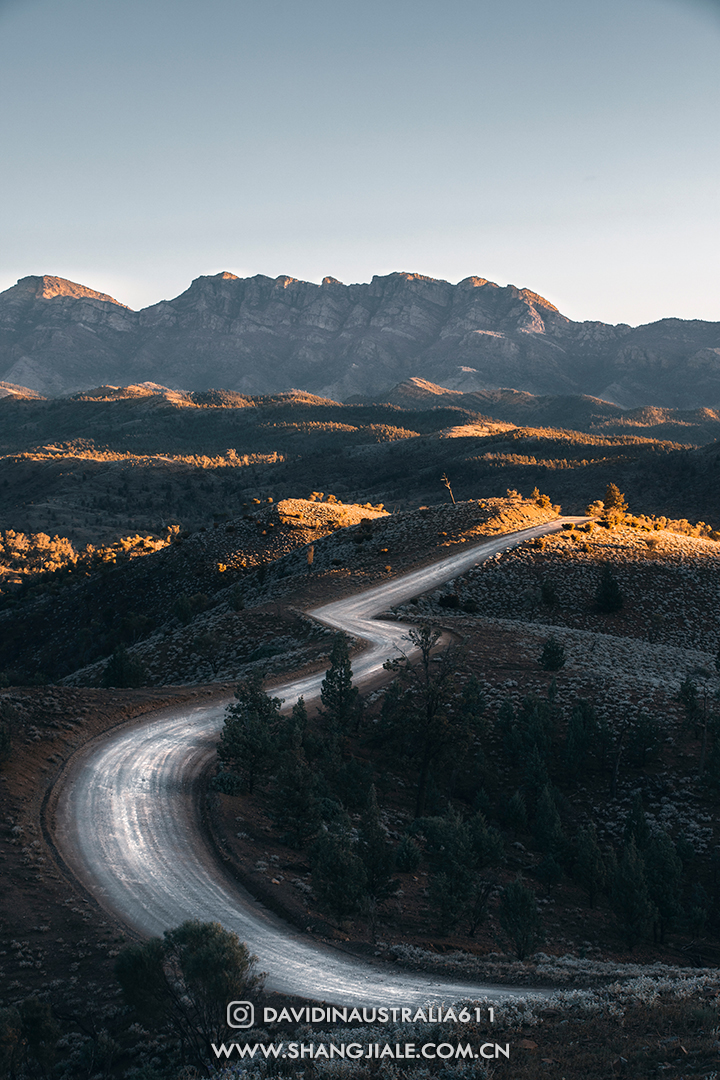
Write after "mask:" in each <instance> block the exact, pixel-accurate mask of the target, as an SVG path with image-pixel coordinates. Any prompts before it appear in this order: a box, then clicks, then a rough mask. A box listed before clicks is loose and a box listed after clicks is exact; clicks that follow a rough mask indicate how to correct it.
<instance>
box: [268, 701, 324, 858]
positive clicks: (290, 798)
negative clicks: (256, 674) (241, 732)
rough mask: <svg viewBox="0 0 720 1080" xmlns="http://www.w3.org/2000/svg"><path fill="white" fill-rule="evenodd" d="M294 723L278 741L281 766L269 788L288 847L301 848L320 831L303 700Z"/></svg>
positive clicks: (316, 782) (317, 788) (317, 783)
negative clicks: (305, 745) (304, 740)
mask: <svg viewBox="0 0 720 1080" xmlns="http://www.w3.org/2000/svg"><path fill="white" fill-rule="evenodd" d="M293 717H294V718H295V720H296V722H295V723H290V724H288V725H287V727H286V729H285V731H284V733H283V736H282V740H281V744H280V745H281V750H280V766H279V768H278V771H277V777H276V781H275V784H274V786H273V789H272V803H271V805H272V815H273V818H274V820H275V824H276V825H277V827H278V828H279V829H281V830H283V839H284V841H285V843H287V844H289V845H290V847H293V848H297V849H301V848H304V847H305V846H306V845H307V844H308V843H309V842H310V841H311V840H312V839H313V837H314V836H315V835H316V834H317V832H318V829H319V828H320V821H321V815H320V792H321V790H322V783H321V781H320V778H319V777H318V776H317V775H316V774H315V773H314V772H313V770H312V768H311V767H310V765H309V764H308V761H307V758H306V756H305V750H304V748H303V743H302V738H303V731H304V722H305V720H306V718H307V715H306V713H305V702H304V701H303V699H302V698H300V701H299V702H298V703H297V704H296V705H295V707H294V709H293Z"/></svg>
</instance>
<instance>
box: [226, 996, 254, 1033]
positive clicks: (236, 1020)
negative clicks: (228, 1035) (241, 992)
mask: <svg viewBox="0 0 720 1080" xmlns="http://www.w3.org/2000/svg"><path fill="white" fill-rule="evenodd" d="M254 1023H255V1006H254V1005H253V1003H252V1001H231V1002H230V1003H229V1004H228V1007H227V1025H228V1027H231V1028H250V1027H252V1026H253V1024H254Z"/></svg>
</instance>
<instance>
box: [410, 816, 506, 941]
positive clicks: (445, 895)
mask: <svg viewBox="0 0 720 1080" xmlns="http://www.w3.org/2000/svg"><path fill="white" fill-rule="evenodd" d="M418 825H419V826H420V827H421V828H422V831H423V833H424V834H425V838H426V841H427V854H428V858H429V861H430V870H431V874H430V889H429V892H430V901H431V904H432V906H433V909H434V911H435V915H436V919H437V923H438V927H439V929H440V930H441V931H443V932H446V931H448V930H450V929H452V928H453V927H454V926H456V925H457V924H458V923H459V922H460V920H461V919H467V920H468V922H469V932H470V934H471V935H472V934H474V933H475V930H476V929H477V927H478V925H479V924H480V922H481V920H482V919H483V917H484V915H485V912H486V908H487V901H488V899H489V897H490V893H491V892H492V889H493V887H494V885H495V878H494V877H493V876H492V875H489V874H488V873H487V871H488V870H489V869H490V868H491V867H494V866H497V865H498V864H499V863H500V862H501V861H502V858H503V843H502V838H501V836H500V834H499V833H498V832H497V830H495V829H492V828H490V827H489V826H488V824H487V822H486V820H485V818H484V817H483V815H482V814H480V813H477V814H475V815H474V816H473V817H472V818H470V819H469V820H464V819H463V818H462V816H461V815H460V814H458V813H457V812H456V811H454V810H449V811H448V812H447V813H446V814H445V815H443V816H442V817H430V818H422V819H420V821H419V822H418Z"/></svg>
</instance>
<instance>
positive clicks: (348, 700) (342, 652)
mask: <svg viewBox="0 0 720 1080" xmlns="http://www.w3.org/2000/svg"><path fill="white" fill-rule="evenodd" d="M320 698H321V701H322V704H323V710H324V714H325V718H326V722H327V725H328V727H329V729H330V730H331V731H333V732H341V731H347V730H348V729H349V728H351V727H356V726H357V724H358V722H359V718H360V701H359V695H358V689H357V687H356V686H354V685H353V672H352V665H351V663H350V654H349V652H348V643H347V638H346V637H345V635H344V634H338V635H337V636H336V638H335V640H334V642H333V647H332V650H331V652H330V667H329V668H328V670H327V672H326V673H325V678H324V679H323V681H322V689H321V692H320Z"/></svg>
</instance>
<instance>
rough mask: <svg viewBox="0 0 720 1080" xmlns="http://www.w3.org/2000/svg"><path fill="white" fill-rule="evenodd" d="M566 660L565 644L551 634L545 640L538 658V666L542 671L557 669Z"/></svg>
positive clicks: (562, 665) (563, 664)
mask: <svg viewBox="0 0 720 1080" xmlns="http://www.w3.org/2000/svg"><path fill="white" fill-rule="evenodd" d="M566 660H567V655H566V653H565V646H564V645H562V644H561V643H560V642H559V641H558V640H557V638H556V637H554V636H553V635H551V636H550V637H549V638H548V639H547V641H546V642H545V645H544V646H543V651H542V652H541V654H540V656H539V658H538V663H539V664H540V667H541V668H542V669H543V671H559V670H560V668H562V667H564V666H565V661H566Z"/></svg>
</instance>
